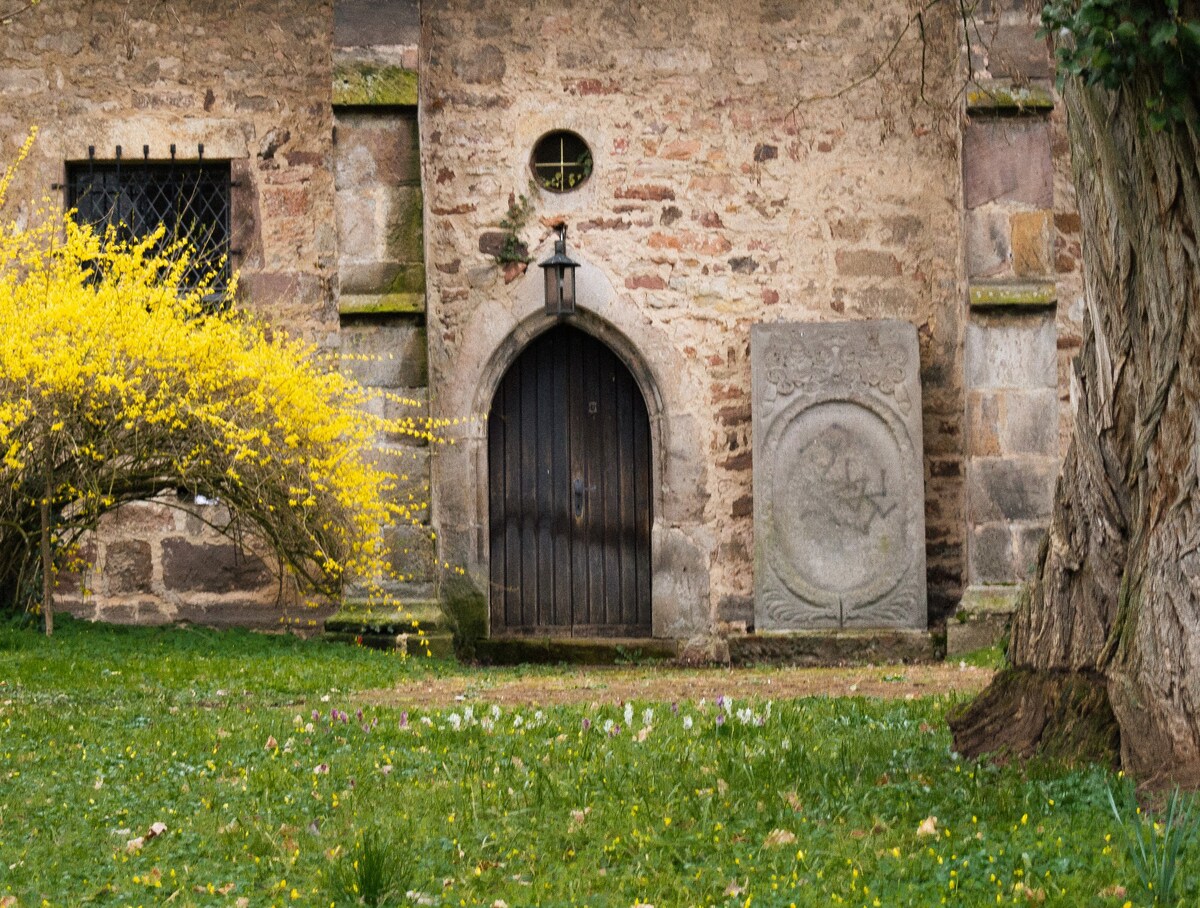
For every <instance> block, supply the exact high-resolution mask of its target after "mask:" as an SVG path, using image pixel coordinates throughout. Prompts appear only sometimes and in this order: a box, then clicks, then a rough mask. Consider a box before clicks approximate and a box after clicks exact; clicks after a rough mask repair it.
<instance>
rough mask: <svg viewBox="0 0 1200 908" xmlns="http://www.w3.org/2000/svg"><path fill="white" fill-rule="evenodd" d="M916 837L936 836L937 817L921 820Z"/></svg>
mask: <svg viewBox="0 0 1200 908" xmlns="http://www.w3.org/2000/svg"><path fill="white" fill-rule="evenodd" d="M917 835H919V836H929V835H937V817H926V818H925V819H923V820H922V821H921V825H920V826H918V827H917Z"/></svg>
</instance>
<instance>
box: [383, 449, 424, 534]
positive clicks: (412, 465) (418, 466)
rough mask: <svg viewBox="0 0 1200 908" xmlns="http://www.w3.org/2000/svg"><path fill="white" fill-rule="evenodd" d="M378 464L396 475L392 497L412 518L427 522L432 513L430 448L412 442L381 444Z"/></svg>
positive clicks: (410, 518)
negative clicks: (430, 508) (430, 511)
mask: <svg viewBox="0 0 1200 908" xmlns="http://www.w3.org/2000/svg"><path fill="white" fill-rule="evenodd" d="M374 460H375V463H376V464H378V466H379V467H380V468H381V469H383V470H385V471H386V472H388V473H390V474H391V475H393V476H395V477H396V478H395V480H394V482H395V486H396V489H395V491H394V492H393V493H392V495H391V500H392V501H395V502H397V503H398V504H400V505H402V506H403V507H404V508H406V509H407V513H406V516H407V517H408V519H409V520H416V521H420V522H424V521H425V520H427V519H428V516H429V449H428V448H427V447H424V448H422V447H414V446H411V445H389V444H384V445H382V446H380V447H379V448H378V449H377V450H376V452H375V456H374Z"/></svg>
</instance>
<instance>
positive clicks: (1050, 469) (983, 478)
mask: <svg viewBox="0 0 1200 908" xmlns="http://www.w3.org/2000/svg"><path fill="white" fill-rule="evenodd" d="M1057 479H1058V458H1056V457H1032V456H1030V457H994V458H993V457H977V458H975V459H973V460H972V461H971V465H970V469H969V470H968V471H967V508H968V513H970V515H971V522H972V523H973V524H975V525H980V524H984V523H989V522H996V521H1039V522H1046V521H1048V520H1049V518H1050V509H1051V505H1052V503H1053V501H1054V483H1055V481H1056V480H1057Z"/></svg>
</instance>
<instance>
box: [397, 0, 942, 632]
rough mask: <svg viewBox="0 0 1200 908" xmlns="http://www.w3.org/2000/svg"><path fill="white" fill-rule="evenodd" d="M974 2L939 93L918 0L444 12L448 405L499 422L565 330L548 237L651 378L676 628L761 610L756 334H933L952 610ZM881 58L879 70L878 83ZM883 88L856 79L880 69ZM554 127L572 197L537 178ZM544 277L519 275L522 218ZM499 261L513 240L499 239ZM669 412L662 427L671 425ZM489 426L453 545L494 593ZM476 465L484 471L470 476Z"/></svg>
mask: <svg viewBox="0 0 1200 908" xmlns="http://www.w3.org/2000/svg"><path fill="white" fill-rule="evenodd" d="M951 12H952V10H950V8H946V9H944V10H943V9H940V8H938V9H935V10H933V11H930V12H927V13H926V17H925V32H926V36H927V37H928V38H929V39H930V46H929V48H928V53H927V55H926V71H925V73H924V79H925V91H924V98H922V89H921V83H922V73H921V68H920V60H921V52H920V45H919V43H918V40H917V35H916V28H915V27H913V28H910V29H909V31H908V33H906V34H905V35H904V37H903V38H901V40H900V44H899V47H898V50H897V52H896V53H895V54H894V55H892V56H891V57H888V58H886V60H885V57H886V54H887V50H888V48H889V47H890V46H891V45H892V44H893V43H894V42H896V40H897V38H898V36H900V35H901V32H902V31H903V30H904V29H905V26H906V24H907V23H908V21H909V16H910V14H911V10H910V6H909V5H908V4H906V3H903V2H884V3H882V4H877V5H875V6H874V7H873V8H872V9H871V10H870V12H869V13H867V12H866V11H863V10H859V9H858V8H856V7H855V6H854V5H849V6H848V5H846V4H842V3H835V2H832V0H823V2H816V3H803V4H800V3H793V2H782V0H762V2H753V3H738V4H729V3H717V2H711V0H702V2H690V3H683V2H674V3H658V4H654V5H653V8H652V9H650V8H648V7H646V6H630V5H629V4H624V3H617V2H611V0H610V2H587V3H584V2H580V0H570V2H565V3H560V2H553V3H551V2H525V3H520V4H518V3H492V4H488V5H486V6H485V7H479V6H478V5H477V4H473V3H469V2H466V0H429V2H427V3H425V4H424V6H423V34H422V42H423V45H424V49H423V57H422V67H423V69H422V73H421V78H422V86H421V96H422V121H421V141H422V148H423V162H424V185H425V193H426V223H425V229H426V252H427V255H426V262H427V268H428V275H429V278H428V281H429V283H428V289H429V316H428V317H429V338H430V371H431V387H432V388H433V389H434V391H433V402H434V408H435V415H440V416H445V417H452V416H463V415H467V414H472V415H474V416H476V417H481V416H482V415H485V414H486V413H487V410H488V407H489V405H490V400H491V398H490V395H491V394H492V392H493V390H494V388H495V387H496V383H497V382H498V381H499V378H500V376H501V375H502V374H503V372H504V369H505V368H506V366H507V365H508V364H509V363H510V362H511V361H512V358H513V356H514V355H515V354H516V352H517V351H518V349H519V348H520V346H521V344H522V342H523V341H524V340H525V339H528V338H529V337H531V336H532V335H534V334H536V333H537V331H539V330H540V329H541V328H542V327H544V326H545V324H546V322H545V318H546V317H545V316H542V315H541V314H540V311H539V308H540V300H541V296H542V290H541V282H542V276H541V273H540V270H539V269H538V268H537V267H536V263H537V262H539V261H541V260H543V259H545V258H546V257H547V255H548V254H549V253H550V251H551V249H552V227H553V226H554V225H556V224H558V223H560V222H562V223H565V224H566V225H567V227H568V253H569V254H570V255H572V256H573V257H574V258H576V259H578V260H579V261H581V262H582V267H581V269H580V297H579V299H580V306H581V308H582V309H583V310H585V311H584V313H583V315H582V316H581V323H582V324H584V326H585V327H586V328H588V330H591V331H593V333H596V334H597V335H599V336H600V337H602V338H603V339H605V340H606V341H607V342H608V343H609V344H610V346H612V347H613V348H614V349H616V350H617V351H618V353H621V354H622V355H623V356H624V357H625V358H626V361H627V362H629V363H630V364H631V365H632V366H633V371H634V373H635V375H638V374H639V373H638V370H639V369H642V370H643V372H644V375H643V377H644V379H645V384H646V385H647V386H649V387H652V388H653V389H654V390H655V394H654V395H652V396H655V397H656V398H657V399H656V400H654V401H649V403H650V406H651V411H652V412H651V419H652V423H653V425H654V431H655V432H656V433H657V434H656V435H655V439H656V461H655V471H656V474H655V477H654V480H655V484H656V495H655V499H654V508H655V511H654V514H655V525H654V545H655V553H656V554H655V566H654V597H655V602H654V609H655V632H656V633H662V634H666V635H670V636H687V635H689V634H692V633H697V632H702V631H705V630H707V629H709V628H710V627H712V626H713V625H714V624H715V625H719V624H720V623H721V622H726V623H727V626H729V625H733V626H736V624H737V623H738V622H749V621H751V620H752V615H753V607H752V591H753V578H752V570H751V565H752V560H753V558H752V553H753V546H754V532H753V526H752V520H751V514H752V510H753V494H754V492H753V489H752V488H751V467H752V457H753V452H752V451H751V449H750V439H751V418H750V410H751V408H750V399H751V398H750V358H749V339H750V329H751V326H752V325H754V324H756V323H759V322H764V321H768V322H769V321H776V320H797V321H802V320H817V321H835V320H845V319H869V318H895V319H902V320H904V321H907V322H909V323H911V324H912V325H914V326H915V327H916V328H917V331H918V336H919V339H920V361H921V381H922V393H923V395H924V405H923V406H924V412H923V431H924V444H925V462H924V472H925V476H924V479H925V502H924V508H925V516H926V526H927V537H926V542H927V552H928V585H929V593H930V618H931V620H933V621H936V620H938V619H940V618H942V617H944V616H945V615H946V614H947V613H948V612H949V611H950V610H952V609H953V607H954V606H955V604H956V603H957V601H958V597H959V594H960V592H961V583H962V578H963V570H964V562H965V551H964V491H963V437H962V425H963V413H964V396H963V394H964V392H963V386H962V378H961V377H962V354H961V350H962V334H963V330H964V325H963V309H964V305H963V302H962V299H963V297H964V295H965V294H964V291H965V288H964V286H963V283H962V281H961V277H960V275H961V273H962V268H961V266H960V236H961V234H960V205H961V202H960V199H961V197H962V194H961V183H960V170H959V163H958V142H959V110H960V107H959V106H958V102H956V96H955V93H956V91H957V90H958V87H959V85H960V81H959V80H960V79H961V76H960V75H958V69H957V66H958V59H959V57H958V51H959V48H958V43H957V40H958V39H957V34H956V32H955V22H954V19H953V17H952V15H951ZM881 60H882V61H884V62H883V64H882V66H880V68H879V70H878V73H877V74H876V75H875V77H874V78H865V79H864V77H866V76H868V75H869V74H870V73H871V72H872V71H873V70H874V69H875V68H876V67H877V66H879V64H880V61H881ZM860 82H861V84H859V83H860ZM554 129H568V130H572V131H574V132H576V133H578V134H579V135H580V136H581V137H583V138H584V139H585V140H586V141H587V143H588V144H589V146H590V148H591V151H592V155H593V160H594V170H593V172H592V174H591V176H590V178H589V179H588V180H587V182H586V183H585V184H584V185H583V186H582V188H580V189H578V190H577V191H574V192H571V193H566V194H561V195H556V194H552V193H549V192H546V191H544V190H540V189H537V188H536V187H534V188H531V186H530V169H529V160H530V153H531V149H532V148H533V146H534V143H535V142H536V141H537V139H538V138H539V137H541V136H542V135H544V134H545V133H546V132H548V131H550V130H554ZM522 196H525V197H526V198H527V199H528V200H529V202H530V205H531V213H530V216H529V218H528V220H527V222H525V223H524V225H523V226H522V227H521V228H520V229H519V230H518V231H517V233H518V236H519V239H520V240H521V241H522V242H524V243H525V244H527V246H528V249H529V253H530V256H531V258H532V262H533V264H531V265H530V267H529V268H528V270H523V269H522V268H521V267H520V266H519V265H512V264H510V265H508V266H507V267H500V266H498V265H497V263H496V261H495V260H494V257H493V255H492V254H494V253H495V251H496V250H497V248H498V244H499V243H501V242H502V241H503V239H504V236H503V230H502V229H501V226H500V222H501V221H502V220H503V219H504V218H505V217H506V213H507V212H508V211H509V209H510V206H511V205H512V203H513V202H519V201H520V198H521V197H522ZM490 253H491V254H490ZM656 412H657V415H656ZM486 447H487V446H486V426H485V425H484V424H483V421H482V419H479V420H477V421H476V423H475V424H474V428H473V429H471V430H470V431H469V432H468V434H467V436H466V437H464V438H463V439H462V443H460V444H458V445H456V446H454V447H453V448H448V449H445V450H439V451H438V452H437V456H436V458H435V464H434V502H435V524H436V525H437V527H438V529H439V533H440V539H441V542H442V545H443V546H444V551H443V552H442V557H443V558H444V559H448V560H449V561H452V562H455V563H461V564H464V565H466V566H467V568H468V574H469V576H470V578H471V580H472V581H473V582H474V584H475V585H476V587H477V588H478V590H479V591H481V592H482V591H484V590H486V588H487V583H488V576H487V567H486V558H487V526H486V483H487V473H486V471H487V451H486ZM464 477H465V478H466V480H467V481H464Z"/></svg>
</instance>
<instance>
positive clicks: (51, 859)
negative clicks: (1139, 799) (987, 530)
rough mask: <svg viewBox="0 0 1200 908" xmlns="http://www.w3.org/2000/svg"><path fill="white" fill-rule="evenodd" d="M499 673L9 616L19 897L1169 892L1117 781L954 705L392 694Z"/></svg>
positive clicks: (53, 902) (13, 832)
mask: <svg viewBox="0 0 1200 908" xmlns="http://www.w3.org/2000/svg"><path fill="white" fill-rule="evenodd" d="M513 671H514V673H518V674H520V673H523V674H526V675H528V674H530V673H531V672H532V673H535V674H537V673H546V674H548V673H549V672H551V671H561V672H569V671H572V669H569V668H564V669H557V670H550V669H535V670H528V669H526V670H513ZM472 673H475V674H479V675H481V676H482V675H483V674H484V673H483V671H482V670H480V669H469V668H461V667H458V666H454V665H450V664H446V663H436V662H430V661H428V660H423V659H413V660H408V661H405V660H402V659H401V658H399V657H397V656H395V655H390V654H385V653H377V652H373V651H369V650H363V649H355V648H351V647H346V646H339V645H331V644H325V643H323V642H320V641H308V642H304V641H299V640H295V639H292V638H286V637H268V636H261V635H254V634H249V633H243V632H223V633H217V632H213V631H206V630H197V629H190V630H157V629H119V628H108V627H103V626H88V625H83V624H80V623H77V622H71V621H64V622H63V623H62V627H61V630H60V631H59V632H58V633H56V634H55V636H54V638H53V639H52V640H46V639H44V638H42V637H39V636H37V635H36V634H35V633H34V632H33V631H32V630H29V629H19V628H15V627H3V626H0V906H2V908H14V906H25V908H35V906H45V905H49V906H76V905H84V904H89V905H92V904H94V905H155V904H167V903H170V904H172V905H178V906H191V905H229V906H236V905H241V906H260V905H322V906H328V905H331V904H335V905H350V904H356V903H358V896H357V895H356V894H355V887H358V895H362V896H366V897H367V898H366V903H367V904H373V903H375V902H374V901H373V899H374V897H375V896H376V895H380V894H382V895H383V896H384V898H383V899H382V900H380V901H379V903H380V904H395V905H409V904H426V905H484V906H501V905H505V904H506V905H509V906H513V908H516V906H523V905H574V904H578V905H595V906H609V905H611V906H623V908H628V906H633V905H638V904H641V905H655V906H657V908H666V906H683V905H710V904H711V905H737V906H748V905H756V906H760V905H761V906H775V905H791V904H795V905H854V906H863V905H865V906H875V905H880V906H890V905H918V906H928V905H938V904H961V905H994V904H998V903H1002V904H1019V905H1028V904H1046V905H1071V906H1078V905H1114V906H1122V905H1125V904H1126V903H1127V902H1129V901H1132V903H1133V904H1142V903H1146V901H1147V900H1146V899H1144V898H1140V895H1141V892H1140V891H1139V888H1138V887H1139V883H1138V879H1139V878H1138V875H1137V873H1136V871H1135V869H1134V867H1133V864H1132V863H1131V862H1130V860H1129V858H1128V856H1127V854H1126V850H1125V846H1124V844H1123V842H1124V839H1123V833H1122V827H1121V826H1120V825H1119V824H1118V823H1117V822H1116V820H1115V819H1114V818H1113V816H1112V814H1111V812H1110V810H1109V806H1108V794H1107V786H1109V785H1110V784H1115V783H1114V781H1113V779H1112V777H1111V776H1110V775H1109V774H1108V773H1107V772H1105V771H1104V770H1102V769H1098V768H1082V769H1068V768H1064V767H1061V766H1055V765H1047V764H1043V765H1034V766H1029V767H1026V768H1025V769H1021V768H1018V767H1008V768H1003V769H999V768H995V767H992V766H988V765H978V764H975V763H965V762H963V761H961V760H959V759H957V757H956V756H955V755H954V754H953V753H951V751H950V739H949V735H948V733H947V731H946V727H945V722H944V716H945V714H946V711H947V709H948V708H949V707H950V706H951V705H952V703H953V699H952V698H950V697H927V698H920V699H913V700H899V701H883V700H870V699H863V698H829V697H809V698H805V699H798V700H791V701H786V702H785V701H775V702H767V701H765V700H741V699H738V700H735V701H734V702H733V703H732V704H727V703H721V704H718V703H716V702H714V701H713V700H707V701H705V702H694V701H685V702H678V703H675V704H672V703H669V702H655V703H651V702H634V703H632V704H629V705H628V706H618V705H604V706H599V707H593V706H591V705H573V706H553V707H552V706H545V707H542V708H539V707H538V706H536V705H527V706H518V705H514V704H512V703H506V704H505V705H504V706H503V707H495V708H493V707H492V706H491V705H489V704H488V703H486V700H484V701H473V702H470V703H466V702H464V703H460V704H457V705H456V707H455V708H453V709H447V708H442V709H433V708H420V709H416V708H412V709H408V710H405V709H403V708H402V707H401V706H399V705H396V706H385V705H378V704H379V702H380V701H379V697H378V694H377V691H378V689H380V688H387V687H391V686H394V685H397V684H401V683H406V682H414V681H416V680H420V679H422V678H435V677H439V676H442V677H444V676H447V675H455V676H464V677H467V676H470V675H471V674H472ZM497 674H503V673H498V672H497V670H491V671H490V672H489V673H488V674H487V677H489V678H494V677H495V676H496V675H497ZM372 690H374V691H376V693H375V694H372V695H370V696H367V695H366V692H367V691H372ZM482 696H483V697H484V698H486V692H485V693H484V694H483V695H482ZM934 818H936V819H934ZM1134 822H1135V821H1134V820H1130V824H1131V826H1132V825H1133V824H1134ZM1182 861H1183V863H1182V864H1181V868H1180V879H1181V880H1182V881H1183V883H1182V884H1181V885H1182V889H1181V890H1180V892H1179V894H1181V895H1183V896H1184V897H1185V898H1187V901H1186V902H1185V903H1186V904H1194V898H1193V897H1194V895H1195V893H1196V891H1197V886H1196V885H1195V883H1194V882H1193V881H1194V880H1196V878H1197V877H1198V876H1200V873H1198V871H1200V863H1198V862H1197V861H1196V859H1195V856H1194V854H1192V853H1190V852H1186V851H1185V853H1184V856H1183V859H1182ZM389 890H390V896H389ZM1126 890H1128V892H1126Z"/></svg>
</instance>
